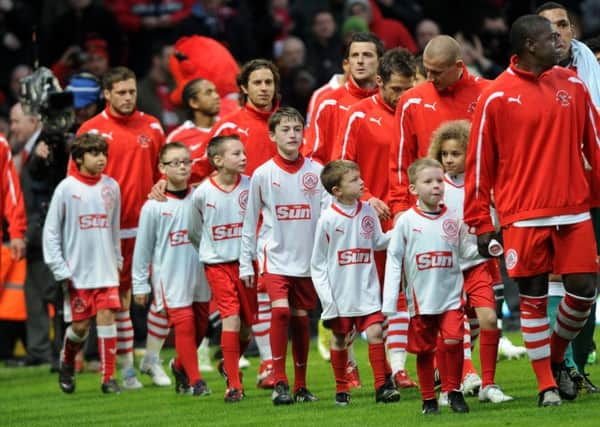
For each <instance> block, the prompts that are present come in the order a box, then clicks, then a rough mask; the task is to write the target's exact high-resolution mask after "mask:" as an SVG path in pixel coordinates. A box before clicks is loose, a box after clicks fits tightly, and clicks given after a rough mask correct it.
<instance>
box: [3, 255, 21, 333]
mask: <svg viewBox="0 0 600 427" xmlns="http://www.w3.org/2000/svg"><path fill="white" fill-rule="evenodd" d="M26 273H27V261H26V259H25V258H22V259H20V260H19V261H15V260H14V259H13V258H12V256H11V254H10V248H8V247H7V246H4V245H2V246H1V253H0V319H2V320H12V321H24V320H27V309H26V307H25V275H26Z"/></svg>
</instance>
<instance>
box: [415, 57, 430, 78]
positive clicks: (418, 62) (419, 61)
mask: <svg viewBox="0 0 600 427" xmlns="http://www.w3.org/2000/svg"><path fill="white" fill-rule="evenodd" d="M415 66H416V71H417V72H418V73H419V74H420V75H422V76H425V77H427V70H426V69H425V65H424V64H423V55H417V56H416V57H415Z"/></svg>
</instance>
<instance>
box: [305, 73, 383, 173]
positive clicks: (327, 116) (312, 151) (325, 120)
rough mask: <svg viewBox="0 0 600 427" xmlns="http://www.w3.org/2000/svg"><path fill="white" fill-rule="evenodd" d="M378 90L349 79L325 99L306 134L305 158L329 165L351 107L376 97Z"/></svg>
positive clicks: (317, 108) (318, 107)
mask: <svg viewBox="0 0 600 427" xmlns="http://www.w3.org/2000/svg"><path fill="white" fill-rule="evenodd" d="M378 90H379V89H377V88H376V89H373V90H365V89H362V88H361V87H359V86H358V85H357V84H356V83H355V82H354V80H353V79H352V77H350V78H349V79H348V81H347V82H346V83H344V85H343V86H341V87H339V88H337V89H335V90H334V91H332V92H330V93H329V94H328V96H327V97H323V98H322V100H321V102H320V103H319V104H318V105H317V107H316V111H314V112H313V115H314V118H313V119H311V120H313V122H312V123H311V127H310V128H308V129H307V130H306V135H305V140H306V142H305V144H304V147H303V148H302V154H304V155H305V156H306V157H310V158H312V159H314V160H316V161H318V162H320V163H322V164H326V163H327V162H329V161H330V160H331V159H332V154H333V145H334V143H335V139H336V138H337V136H338V133H339V132H340V128H341V126H342V124H343V120H344V117H345V116H346V114H347V112H348V110H349V109H350V107H351V106H352V105H354V104H356V103H357V102H358V101H360V100H361V99H364V98H367V97H369V96H372V95H375V94H377V92H378Z"/></svg>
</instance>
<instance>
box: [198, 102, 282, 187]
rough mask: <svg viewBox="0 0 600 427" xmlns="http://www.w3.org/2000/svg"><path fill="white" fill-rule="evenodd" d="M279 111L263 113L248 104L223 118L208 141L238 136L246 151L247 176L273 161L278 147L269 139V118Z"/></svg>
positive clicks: (275, 108)
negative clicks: (221, 137)
mask: <svg viewBox="0 0 600 427" xmlns="http://www.w3.org/2000/svg"><path fill="white" fill-rule="evenodd" d="M276 110H277V106H276V107H274V108H273V109H272V110H271V111H261V110H257V109H256V108H254V107H253V106H252V105H250V104H249V103H246V105H245V106H244V108H242V109H241V110H239V111H236V112H234V113H232V114H230V115H228V116H225V117H223V118H222V119H221V120H219V121H218V122H217V123H215V124H214V126H213V127H212V129H211V131H210V134H209V135H208V138H207V140H209V141H210V140H211V139H212V138H213V137H215V136H219V135H238V136H239V137H240V140H241V141H242V144H244V148H245V150H246V170H245V173H246V174H247V175H252V174H253V173H254V171H255V170H256V168H258V167H259V166H260V165H262V164H263V163H265V162H266V161H267V160H269V159H271V158H272V157H273V156H274V155H275V153H276V152H277V147H276V145H275V143H274V142H273V141H271V139H270V138H269V123H268V122H269V117H271V114H273V113H274V112H275V111H276Z"/></svg>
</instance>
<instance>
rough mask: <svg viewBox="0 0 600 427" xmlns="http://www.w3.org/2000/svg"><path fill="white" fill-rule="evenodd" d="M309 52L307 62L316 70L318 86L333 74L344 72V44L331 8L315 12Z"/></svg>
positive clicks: (308, 45)
mask: <svg viewBox="0 0 600 427" xmlns="http://www.w3.org/2000/svg"><path fill="white" fill-rule="evenodd" d="M307 52H308V55H307V59H306V63H307V64H308V65H309V66H310V67H311V68H312V69H313V70H314V73H315V76H316V79H317V86H322V85H324V84H325V83H327V82H328V81H329V79H330V78H331V76H332V75H333V74H335V73H341V72H342V67H341V64H342V60H343V59H344V44H343V42H342V39H341V38H340V36H339V35H338V34H337V32H336V24H335V20H334V19H333V14H332V13H331V12H330V11H329V10H326V9H323V10H320V11H318V12H317V13H316V14H315V16H314V19H313V24H312V32H311V36H310V39H309V41H308V42H307Z"/></svg>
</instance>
